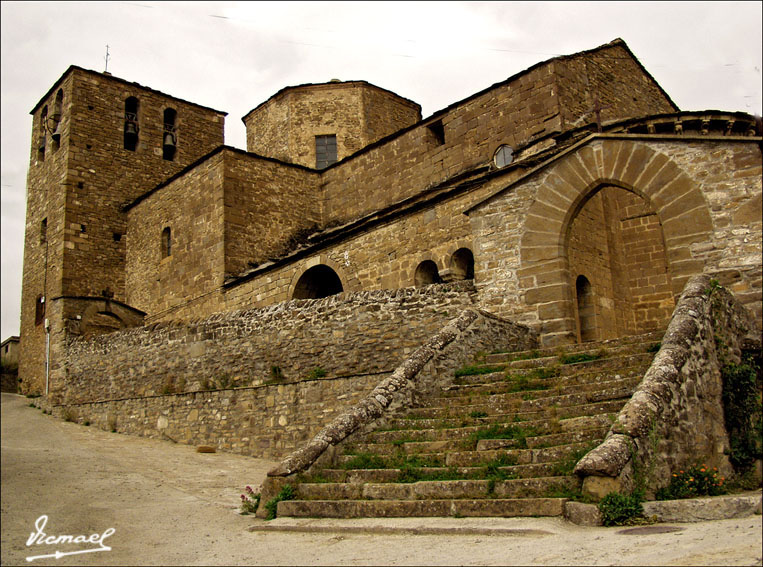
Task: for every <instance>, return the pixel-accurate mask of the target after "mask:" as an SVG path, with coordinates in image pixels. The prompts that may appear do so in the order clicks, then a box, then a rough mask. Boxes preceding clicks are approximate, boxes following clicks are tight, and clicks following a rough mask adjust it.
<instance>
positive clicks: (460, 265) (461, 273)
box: [450, 248, 474, 281]
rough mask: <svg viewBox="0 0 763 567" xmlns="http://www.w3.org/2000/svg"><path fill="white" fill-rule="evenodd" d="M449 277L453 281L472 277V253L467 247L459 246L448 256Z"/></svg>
mask: <svg viewBox="0 0 763 567" xmlns="http://www.w3.org/2000/svg"><path fill="white" fill-rule="evenodd" d="M450 271H451V277H452V278H453V280H454V281H458V280H473V279H474V254H472V251H471V250H469V249H468V248H459V249H458V250H456V251H455V252H454V253H453V255H452V256H451V257H450Z"/></svg>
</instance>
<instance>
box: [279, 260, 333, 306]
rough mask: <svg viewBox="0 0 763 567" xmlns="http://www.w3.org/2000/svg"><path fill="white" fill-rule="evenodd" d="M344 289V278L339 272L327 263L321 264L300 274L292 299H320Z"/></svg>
mask: <svg viewBox="0 0 763 567" xmlns="http://www.w3.org/2000/svg"><path fill="white" fill-rule="evenodd" d="M342 291H344V288H343V287H342V280H340V279H339V276H338V275H337V273H336V272H335V271H334V270H332V269H331V268H329V267H328V266H326V265H325V264H319V265H317V266H313V267H312V268H310V269H308V270H307V271H305V273H304V274H302V275H301V276H300V278H299V280H298V281H297V285H296V286H295V288H294V294H293V295H292V299H320V298H322V297H328V296H330V295H336V294H337V293H342Z"/></svg>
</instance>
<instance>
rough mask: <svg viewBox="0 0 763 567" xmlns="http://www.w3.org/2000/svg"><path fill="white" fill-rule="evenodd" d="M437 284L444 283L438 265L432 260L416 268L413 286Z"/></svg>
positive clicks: (425, 261)
mask: <svg viewBox="0 0 763 567" xmlns="http://www.w3.org/2000/svg"><path fill="white" fill-rule="evenodd" d="M435 283H442V279H441V278H440V271H439V270H438V269H437V264H435V263H434V262H433V261H432V260H424V261H423V262H421V264H419V265H418V266H417V267H416V273H414V275H413V285H415V286H416V287H423V286H425V285H430V284H435Z"/></svg>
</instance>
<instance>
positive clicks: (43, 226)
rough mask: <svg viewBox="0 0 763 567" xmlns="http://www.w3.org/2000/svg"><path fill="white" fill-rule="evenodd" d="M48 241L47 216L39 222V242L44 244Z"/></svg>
mask: <svg viewBox="0 0 763 567" xmlns="http://www.w3.org/2000/svg"><path fill="white" fill-rule="evenodd" d="M47 241H48V217H45V218H44V219H42V222H41V223H40V244H45V243H46V242H47Z"/></svg>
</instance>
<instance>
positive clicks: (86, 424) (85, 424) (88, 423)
mask: <svg viewBox="0 0 763 567" xmlns="http://www.w3.org/2000/svg"><path fill="white" fill-rule="evenodd" d="M82 425H84V426H85V427H89V426H90V422H89V421H87V420H85V423H83V424H82Z"/></svg>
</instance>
